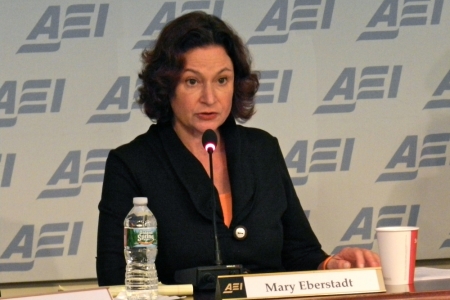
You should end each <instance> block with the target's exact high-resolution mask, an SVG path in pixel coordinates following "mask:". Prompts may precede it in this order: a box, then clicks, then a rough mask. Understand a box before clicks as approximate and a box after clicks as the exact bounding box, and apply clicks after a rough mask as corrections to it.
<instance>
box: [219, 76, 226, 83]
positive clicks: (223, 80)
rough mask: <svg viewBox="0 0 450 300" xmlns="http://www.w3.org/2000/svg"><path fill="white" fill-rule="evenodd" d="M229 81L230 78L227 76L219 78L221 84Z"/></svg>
mask: <svg viewBox="0 0 450 300" xmlns="http://www.w3.org/2000/svg"><path fill="white" fill-rule="evenodd" d="M227 82H228V79H227V78H226V77H223V78H219V83H220V84H225V83H227Z"/></svg>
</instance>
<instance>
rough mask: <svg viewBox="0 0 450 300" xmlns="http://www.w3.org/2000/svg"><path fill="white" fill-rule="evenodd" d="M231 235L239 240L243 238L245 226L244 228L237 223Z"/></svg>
mask: <svg viewBox="0 0 450 300" xmlns="http://www.w3.org/2000/svg"><path fill="white" fill-rule="evenodd" d="M233 235H234V238H235V239H237V240H239V241H242V240H245V239H246V238H247V228H245V227H244V226H242V225H239V226H237V227H236V228H235V229H234V233H233Z"/></svg>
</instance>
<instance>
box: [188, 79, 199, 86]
mask: <svg viewBox="0 0 450 300" xmlns="http://www.w3.org/2000/svg"><path fill="white" fill-rule="evenodd" d="M186 83H187V84H188V85H195V84H196V83H197V80H195V79H193V78H190V79H188V80H186Z"/></svg>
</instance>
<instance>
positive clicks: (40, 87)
mask: <svg viewBox="0 0 450 300" xmlns="http://www.w3.org/2000/svg"><path fill="white" fill-rule="evenodd" d="M65 83H66V80H65V79H55V80H53V79H36V80H27V81H25V82H24V83H23V84H22V88H19V89H18V88H17V86H18V83H17V81H13V80H11V81H5V82H3V84H2V86H1V87H0V128H1V127H12V126H14V125H15V124H16V122H17V115H18V114H38V113H46V112H51V113H57V112H59V111H60V110H61V103H62V100H63V94H64V86H65ZM19 93H20V99H19V101H18V102H19V103H18V107H19V108H18V109H17V111H16V105H17V99H16V94H19ZM2 111H3V113H1V112H2Z"/></svg>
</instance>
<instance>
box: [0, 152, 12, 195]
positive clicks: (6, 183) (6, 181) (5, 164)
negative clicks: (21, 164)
mask: <svg viewBox="0 0 450 300" xmlns="http://www.w3.org/2000/svg"><path fill="white" fill-rule="evenodd" d="M2 159H3V161H2ZM15 161H16V154H15V153H8V154H6V156H4V155H2V154H1V153H0V175H1V177H0V188H2V187H10V186H11V180H12V175H13V171H14V163H15ZM2 169H3V171H2Z"/></svg>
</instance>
